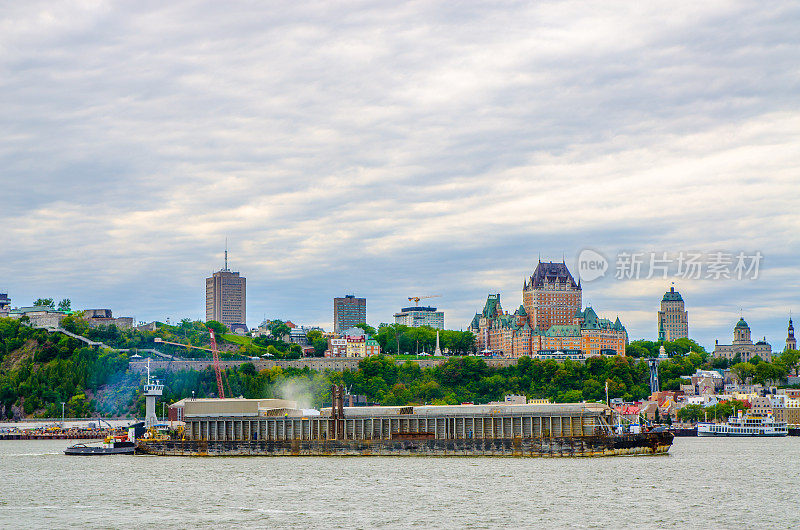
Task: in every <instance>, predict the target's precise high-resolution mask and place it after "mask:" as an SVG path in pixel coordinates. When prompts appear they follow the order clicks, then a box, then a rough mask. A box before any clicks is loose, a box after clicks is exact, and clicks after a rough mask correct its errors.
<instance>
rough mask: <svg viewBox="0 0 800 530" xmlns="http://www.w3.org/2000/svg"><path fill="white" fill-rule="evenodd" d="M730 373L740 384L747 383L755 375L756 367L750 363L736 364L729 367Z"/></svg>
mask: <svg viewBox="0 0 800 530" xmlns="http://www.w3.org/2000/svg"><path fill="white" fill-rule="evenodd" d="M731 371H732V372H733V373H734V374H735V375H736V378H737V379H738V380H739V381H740V382H741V383H743V384H744V383H747V382H748V381H749V380H750V379H751V378H752V377H753V376H754V375H756V367H755V366H753V365H752V364H750V363H736V364H734V365H733V366H731Z"/></svg>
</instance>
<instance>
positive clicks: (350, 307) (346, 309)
mask: <svg viewBox="0 0 800 530" xmlns="http://www.w3.org/2000/svg"><path fill="white" fill-rule="evenodd" d="M366 323H367V299H366V298H356V297H355V295H352V294H348V295H346V296H345V297H344V298H334V299H333V331H334V333H341V332H342V331H344V330H346V329H350V328H352V327H354V326H357V325H358V324H366Z"/></svg>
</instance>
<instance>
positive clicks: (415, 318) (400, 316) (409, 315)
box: [394, 306, 444, 329]
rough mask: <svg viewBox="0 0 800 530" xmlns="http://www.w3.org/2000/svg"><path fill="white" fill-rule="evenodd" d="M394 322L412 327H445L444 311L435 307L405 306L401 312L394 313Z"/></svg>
mask: <svg viewBox="0 0 800 530" xmlns="http://www.w3.org/2000/svg"><path fill="white" fill-rule="evenodd" d="M394 322H395V324H401V325H403V326H409V327H412V328H418V327H420V326H430V327H432V328H434V329H444V311H437V310H436V308H435V307H424V306H423V307H421V306H413V307H404V308H403V309H401V310H400V312H399V313H395V314H394Z"/></svg>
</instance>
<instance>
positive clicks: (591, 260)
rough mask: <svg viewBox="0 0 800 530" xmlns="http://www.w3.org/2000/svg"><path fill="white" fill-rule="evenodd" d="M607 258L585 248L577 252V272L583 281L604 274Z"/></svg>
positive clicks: (588, 280)
mask: <svg viewBox="0 0 800 530" xmlns="http://www.w3.org/2000/svg"><path fill="white" fill-rule="evenodd" d="M607 270H608V260H607V259H606V257H605V256H603V255H602V254H600V253H599V252H597V251H596V250H592V249H590V248H585V249H583V250H581V253H580V254H578V274H579V275H580V278H581V280H582V281H584V282H591V281H594V280H596V279H598V278H602V277H603V276H605V275H606V271H607Z"/></svg>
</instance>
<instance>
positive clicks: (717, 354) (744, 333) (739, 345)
mask: <svg viewBox="0 0 800 530" xmlns="http://www.w3.org/2000/svg"><path fill="white" fill-rule="evenodd" d="M756 355H758V357H759V358H760V359H761V360H762V361H772V346H770V344H769V343H768V342H767V341H766V338H764V340H760V341H758V342H756V343H755V344H754V343H753V341H752V340H751V339H750V326H748V325H747V322H745V320H744V318H740V319H739V322H737V323H736V326H734V328H733V344H720V343H719V340H717V341H715V344H714V358H715V359H728V360H729V361H733V360H737V356H738V360H739V361H741V362H747V361H749V360H750V359H752V358H753V357H755V356H756Z"/></svg>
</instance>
